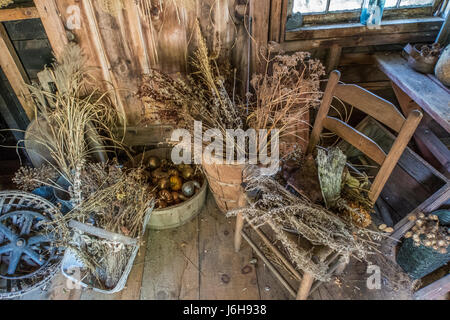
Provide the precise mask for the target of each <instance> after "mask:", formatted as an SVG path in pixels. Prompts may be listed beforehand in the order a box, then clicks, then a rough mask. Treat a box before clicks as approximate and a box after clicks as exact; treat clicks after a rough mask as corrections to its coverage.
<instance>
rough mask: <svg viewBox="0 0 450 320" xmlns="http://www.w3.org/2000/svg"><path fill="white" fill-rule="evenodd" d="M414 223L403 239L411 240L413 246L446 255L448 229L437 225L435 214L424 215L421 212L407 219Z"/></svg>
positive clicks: (449, 232)
mask: <svg viewBox="0 0 450 320" xmlns="http://www.w3.org/2000/svg"><path fill="white" fill-rule="evenodd" d="M409 220H410V221H414V222H415V223H414V227H413V228H412V229H411V231H408V232H407V233H406V234H405V238H412V239H413V240H414V245H415V246H416V247H420V246H421V245H423V246H425V247H428V248H432V249H433V250H435V251H437V252H439V253H441V254H446V253H447V250H448V246H449V244H450V229H449V228H448V227H444V226H440V225H439V217H438V216H437V215H435V214H428V215H425V214H424V213H423V212H420V213H418V214H417V215H412V216H410V217H409Z"/></svg>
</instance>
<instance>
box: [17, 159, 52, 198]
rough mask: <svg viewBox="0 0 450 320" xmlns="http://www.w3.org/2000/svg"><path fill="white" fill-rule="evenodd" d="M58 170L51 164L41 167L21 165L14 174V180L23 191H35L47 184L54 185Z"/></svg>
mask: <svg viewBox="0 0 450 320" xmlns="http://www.w3.org/2000/svg"><path fill="white" fill-rule="evenodd" d="M58 176H59V174H58V171H57V170H56V169H55V168H54V167H53V166H50V165H45V164H44V165H43V166H42V167H40V168H32V167H21V168H20V169H19V170H18V171H17V172H16V173H15V175H14V178H13V179H12V180H13V182H14V183H15V184H16V185H17V186H18V188H19V189H20V190H23V191H27V192H28V191H33V190H34V189H36V188H39V187H42V186H45V185H54V184H55V181H56V179H57V178H58Z"/></svg>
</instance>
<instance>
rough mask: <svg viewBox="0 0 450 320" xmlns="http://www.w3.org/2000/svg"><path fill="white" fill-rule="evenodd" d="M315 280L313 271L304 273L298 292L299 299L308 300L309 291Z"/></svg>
mask: <svg viewBox="0 0 450 320" xmlns="http://www.w3.org/2000/svg"><path fill="white" fill-rule="evenodd" d="M313 282H314V277H313V275H312V274H311V273H306V272H305V273H304V274H303V278H302V280H301V282H300V288H299V289H298V292H297V300H306V299H308V296H309V292H310V291H311V287H312V285H313Z"/></svg>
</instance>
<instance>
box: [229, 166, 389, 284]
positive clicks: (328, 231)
mask: <svg viewBox="0 0 450 320" xmlns="http://www.w3.org/2000/svg"><path fill="white" fill-rule="evenodd" d="M244 182H245V184H246V192H247V194H252V195H257V196H256V197H255V199H253V201H252V204H251V205H250V206H249V207H247V208H244V209H239V210H236V212H234V211H233V212H230V213H229V215H234V214H237V213H238V212H240V213H242V214H243V215H244V216H245V217H246V218H247V219H248V221H249V222H250V223H251V224H252V225H254V226H257V227H261V226H263V225H267V226H269V227H270V228H271V229H272V230H273V231H274V234H275V237H276V239H277V240H278V241H280V244H281V245H282V247H283V248H284V249H285V250H286V252H287V253H288V254H289V256H290V257H291V259H292V261H293V262H294V263H295V265H296V267H297V268H298V269H300V270H303V271H307V272H310V273H312V274H313V275H314V277H315V278H316V279H318V280H321V281H328V280H330V279H329V275H327V266H326V265H325V264H324V263H321V262H318V263H316V262H313V261H312V260H311V252H309V251H308V250H305V249H302V248H301V247H299V246H298V245H297V243H296V241H295V240H293V239H292V238H290V237H289V235H288V233H287V232H286V231H285V230H286V228H287V229H289V230H293V231H294V232H295V233H296V234H298V235H301V236H302V237H303V238H305V239H307V240H308V241H309V242H310V243H311V244H313V245H323V246H327V247H328V248H330V249H332V250H334V251H335V252H338V253H339V254H341V255H342V256H343V257H344V258H345V259H349V257H350V256H354V257H356V258H358V259H361V260H365V261H367V259H368V256H369V255H371V254H374V253H376V252H377V248H376V247H377V246H378V245H377V240H381V238H382V235H381V234H380V233H378V232H375V231H371V230H367V229H363V228H358V227H357V226H355V225H353V224H351V223H348V222H347V221H345V220H343V219H341V218H340V217H338V216H337V215H335V214H334V213H332V212H330V211H328V210H327V209H325V208H324V207H321V206H318V205H314V204H312V203H311V202H310V201H309V200H308V199H306V198H304V197H297V196H295V195H293V194H291V193H290V192H289V191H287V190H286V189H285V188H284V187H283V186H282V185H280V184H279V183H278V182H276V181H275V180H274V179H273V178H272V177H268V176H263V175H261V174H260V173H259V169H258V168H256V167H247V168H246V170H245V180H244Z"/></svg>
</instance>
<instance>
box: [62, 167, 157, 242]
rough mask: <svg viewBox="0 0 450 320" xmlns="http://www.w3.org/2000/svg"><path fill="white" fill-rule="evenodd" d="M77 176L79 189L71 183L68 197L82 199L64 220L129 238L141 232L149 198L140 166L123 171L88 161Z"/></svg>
mask: <svg viewBox="0 0 450 320" xmlns="http://www.w3.org/2000/svg"><path fill="white" fill-rule="evenodd" d="M78 176H79V179H80V183H79V186H80V189H78V188H75V186H74V187H73V188H72V189H71V198H72V199H74V198H81V199H82V201H81V203H80V204H79V205H78V206H76V207H75V208H74V209H73V210H72V212H70V213H68V214H67V216H66V220H67V219H68V220H71V219H76V220H78V221H80V222H83V223H94V224H95V226H96V227H99V228H102V229H105V230H107V231H111V232H114V233H120V234H123V235H125V236H129V237H132V238H137V237H139V236H141V235H142V233H143V229H142V228H143V224H144V218H145V216H146V214H147V212H148V209H149V208H151V203H152V201H153V197H152V194H151V190H150V186H149V185H148V184H147V183H146V179H147V177H146V176H145V175H144V171H143V169H139V168H138V169H132V170H124V169H122V168H121V167H120V166H119V165H118V164H117V163H114V162H112V163H89V164H87V165H86V166H84V167H83V168H82V169H81V171H80V174H79V175H78ZM77 193H78V194H79V195H77ZM73 202H76V201H73Z"/></svg>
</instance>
